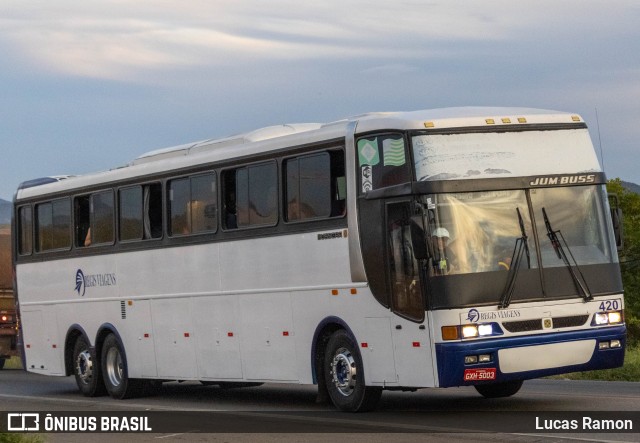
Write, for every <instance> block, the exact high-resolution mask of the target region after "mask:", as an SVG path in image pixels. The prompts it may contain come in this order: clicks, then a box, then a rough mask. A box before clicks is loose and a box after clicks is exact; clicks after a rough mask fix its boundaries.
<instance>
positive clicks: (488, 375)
mask: <svg viewBox="0 0 640 443" xmlns="http://www.w3.org/2000/svg"><path fill="white" fill-rule="evenodd" d="M625 337H626V327H625V326H624V325H622V326H614V327H607V328H598V329H593V330H591V329H590V330H580V331H571V332H555V333H549V334H538V335H527V336H520V337H508V338H493V339H485V340H473V341H468V342H455V343H436V358H437V364H438V378H439V384H438V385H439V386H440V387H443V388H444V387H450V386H468V385H475V384H484V383H500V382H506V381H510V380H526V379H531V378H539V377H545V376H548V375H555V374H564V373H568V372H579V371H588V370H593V369H608V368H616V367H620V366H622V364H623V362H624V348H625ZM612 345H613V346H612Z"/></svg>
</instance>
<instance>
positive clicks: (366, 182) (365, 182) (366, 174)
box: [362, 165, 373, 192]
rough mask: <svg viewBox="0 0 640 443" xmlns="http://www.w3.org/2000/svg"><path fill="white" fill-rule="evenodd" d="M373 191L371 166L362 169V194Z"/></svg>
mask: <svg viewBox="0 0 640 443" xmlns="http://www.w3.org/2000/svg"><path fill="white" fill-rule="evenodd" d="M372 189H373V168H372V167H371V166H368V165H366V166H363V167H362V192H369V191H371V190H372Z"/></svg>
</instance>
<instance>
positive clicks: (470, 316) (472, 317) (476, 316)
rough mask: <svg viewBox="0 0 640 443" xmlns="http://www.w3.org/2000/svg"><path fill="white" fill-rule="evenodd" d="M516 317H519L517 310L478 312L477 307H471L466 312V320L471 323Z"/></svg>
mask: <svg viewBox="0 0 640 443" xmlns="http://www.w3.org/2000/svg"><path fill="white" fill-rule="evenodd" d="M517 317H520V311H518V310H510V311H489V312H479V311H478V310H477V309H471V310H470V311H469V312H468V313H467V318H466V320H469V321H470V322H472V323H477V322H480V321H487V320H498V319H504V318H517Z"/></svg>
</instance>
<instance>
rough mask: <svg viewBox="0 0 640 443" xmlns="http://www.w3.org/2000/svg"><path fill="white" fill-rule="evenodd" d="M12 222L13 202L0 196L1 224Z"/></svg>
mask: <svg viewBox="0 0 640 443" xmlns="http://www.w3.org/2000/svg"><path fill="white" fill-rule="evenodd" d="M9 223H11V202H8V201H6V200H2V199H1V198H0V225H5V224H9Z"/></svg>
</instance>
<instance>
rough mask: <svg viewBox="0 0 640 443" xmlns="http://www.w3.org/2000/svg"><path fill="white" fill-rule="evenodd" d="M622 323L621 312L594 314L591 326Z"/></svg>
mask: <svg viewBox="0 0 640 443" xmlns="http://www.w3.org/2000/svg"><path fill="white" fill-rule="evenodd" d="M622 321H623V316H622V311H609V312H596V313H595V314H594V316H593V321H592V322H591V325H592V326H600V325H616V324H620V323H622Z"/></svg>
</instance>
